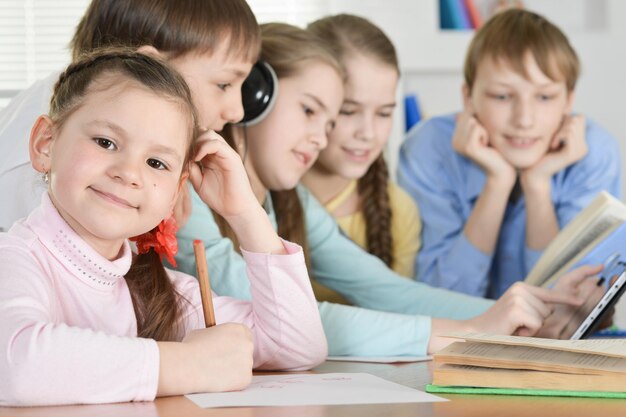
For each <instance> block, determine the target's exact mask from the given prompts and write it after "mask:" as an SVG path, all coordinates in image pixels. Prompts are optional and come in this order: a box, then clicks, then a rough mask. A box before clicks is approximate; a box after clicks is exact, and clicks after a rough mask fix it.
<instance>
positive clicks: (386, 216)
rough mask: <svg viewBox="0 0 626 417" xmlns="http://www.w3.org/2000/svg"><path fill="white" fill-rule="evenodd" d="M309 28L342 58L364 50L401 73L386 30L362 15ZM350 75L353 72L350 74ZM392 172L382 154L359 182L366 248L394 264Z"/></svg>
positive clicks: (327, 20)
mask: <svg viewBox="0 0 626 417" xmlns="http://www.w3.org/2000/svg"><path fill="white" fill-rule="evenodd" d="M307 29H308V30H309V31H311V32H313V33H315V34H316V35H317V36H319V37H320V38H322V39H324V41H326V42H327V43H328V44H329V45H332V46H333V49H334V51H335V53H336V55H337V56H338V57H339V59H340V60H341V62H345V61H346V60H347V59H349V58H350V56H351V55H355V54H362V55H365V56H368V57H371V58H373V59H375V60H377V61H379V62H382V63H384V64H387V65H389V66H391V67H392V68H394V69H395V70H396V71H397V72H398V74H400V68H399V65H398V57H397V55H396V49H395V48H394V46H393V43H392V42H391V40H390V39H389V38H388V37H387V35H385V33H384V32H383V31H382V30H381V29H380V28H379V27H377V26H376V25H374V24H373V23H372V22H370V21H369V20H367V19H364V18H362V17H359V16H354V15H349V14H338V15H335V16H328V17H325V18H322V19H319V20H316V21H315V22H313V23H311V24H310V25H309V26H308V27H307ZM348 77H349V74H348ZM388 185H389V172H388V169H387V164H386V162H385V158H384V157H383V155H382V154H380V155H379V156H378V158H376V160H375V161H374V162H373V163H372V165H370V167H369V169H368V170H367V172H366V173H365V175H363V176H362V177H361V178H359V180H358V183H357V193H358V195H359V203H360V205H361V212H362V213H363V217H364V219H365V228H366V240H367V246H366V249H367V251H368V252H369V253H371V254H372V255H375V256H377V257H378V258H380V259H381V260H382V261H383V262H385V264H387V266H389V267H392V266H393V262H394V258H393V239H392V236H391V217H392V215H393V213H392V212H391V204H390V202H389V191H388Z"/></svg>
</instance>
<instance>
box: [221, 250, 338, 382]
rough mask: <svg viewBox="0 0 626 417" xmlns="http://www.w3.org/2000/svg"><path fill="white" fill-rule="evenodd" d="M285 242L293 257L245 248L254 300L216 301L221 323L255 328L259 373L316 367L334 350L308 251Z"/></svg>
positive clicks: (244, 255)
mask: <svg viewBox="0 0 626 417" xmlns="http://www.w3.org/2000/svg"><path fill="white" fill-rule="evenodd" d="M283 244H284V246H285V250H286V251H287V255H271V254H260V253H252V252H246V251H244V250H242V253H243V257H244V259H245V261H246V264H247V270H248V277H249V279H250V284H251V285H250V293H251V296H252V301H251V302H250V301H243V300H237V299H233V298H230V297H214V299H213V300H214V301H213V302H214V306H215V316H216V320H217V322H218V323H226V322H238V323H243V324H246V325H247V326H248V327H249V328H250V329H251V330H252V334H253V338H254V368H255V369H273V370H302V369H310V368H312V367H314V366H316V365H318V364H320V363H321V362H323V361H324V360H325V359H326V356H327V352H328V348H327V345H326V336H325V335H324V329H323V327H322V322H321V319H320V315H319V310H318V307H317V302H316V301H315V296H314V295H313V290H312V289H311V282H310V280H309V275H308V273H307V269H306V265H305V262H304V254H303V252H302V248H300V246H298V245H296V244H293V243H290V242H287V241H283Z"/></svg>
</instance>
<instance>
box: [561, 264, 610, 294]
mask: <svg viewBox="0 0 626 417" xmlns="http://www.w3.org/2000/svg"><path fill="white" fill-rule="evenodd" d="M603 269H604V265H602V264H599V265H583V266H580V267H578V268H576V269H574V270H572V271H570V272H568V273H567V274H565V275H563V276H562V277H561V278H560V279H559V282H558V284H557V285H556V287H555V288H566V287H567V288H576V287H578V285H580V284H581V283H582V282H583V281H584V280H585V279H587V278H589V277H591V276H594V275H598V274H599V273H600V272H602V270H603Z"/></svg>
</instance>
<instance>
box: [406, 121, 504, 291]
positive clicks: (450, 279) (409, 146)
mask: <svg viewBox="0 0 626 417" xmlns="http://www.w3.org/2000/svg"><path fill="white" fill-rule="evenodd" d="M453 131H454V118H453V117H447V118H435V119H433V120H429V121H426V122H425V123H422V124H420V125H418V126H417V127H416V128H414V129H413V130H411V131H410V132H409V135H408V137H407V138H406V140H405V141H404V144H403V145H402V147H401V149H400V157H399V167H398V183H399V184H400V185H401V186H402V187H403V188H404V189H405V190H406V191H407V192H408V193H409V194H410V195H411V196H412V197H413V199H415V201H416V202H417V204H418V206H419V208H420V213H421V216H422V249H421V250H420V252H419V254H418V256H417V259H416V267H415V270H416V271H417V279H418V280H419V281H422V282H424V283H427V284H430V285H433V286H435V287H440V288H446V289H450V290H454V291H460V292H463V293H466V294H471V295H475V296H481V297H484V296H485V295H486V293H487V288H488V284H489V270H490V268H491V262H492V256H493V255H492V254H485V253H483V252H482V251H480V250H479V249H478V248H476V247H475V246H474V245H473V244H472V243H470V242H469V241H468V240H467V238H466V236H465V234H464V232H463V228H464V227H465V223H466V221H467V218H468V217H469V215H470V214H471V210H472V208H473V204H471V203H470V202H469V199H468V198H467V197H466V196H463V195H462V192H463V190H465V188H466V182H468V181H469V182H471V186H472V187H482V184H481V183H480V180H476V179H474V178H471V177H470V178H468V176H469V175H468V172H470V170H468V169H467V166H468V165H470V164H471V163H470V162H468V161H464V160H463V159H462V158H461V157H459V156H458V155H457V154H456V152H455V151H454V150H453V149H452V146H451V138H452V134H453ZM479 175H482V174H479Z"/></svg>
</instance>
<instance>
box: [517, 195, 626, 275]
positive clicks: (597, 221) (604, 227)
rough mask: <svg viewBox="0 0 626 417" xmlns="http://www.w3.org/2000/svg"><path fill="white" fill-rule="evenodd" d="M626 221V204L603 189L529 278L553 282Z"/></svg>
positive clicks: (562, 231) (555, 242)
mask: <svg viewBox="0 0 626 417" xmlns="http://www.w3.org/2000/svg"><path fill="white" fill-rule="evenodd" d="M625 222H626V205H625V204H624V203H622V202H621V201H619V200H618V199H616V198H615V197H613V196H612V195H610V194H609V193H607V192H605V191H601V192H600V193H598V195H597V196H596V198H595V199H594V200H593V201H592V202H591V203H590V204H589V205H588V206H587V207H585V208H584V209H583V210H582V211H581V212H580V213H578V215H577V216H576V217H574V219H573V220H572V221H571V222H570V223H569V224H568V225H567V226H565V227H564V228H563V230H561V231H560V232H559V234H558V235H557V236H556V238H554V240H553V241H552V242H551V243H550V245H548V247H547V248H546V249H545V251H544V252H543V254H542V255H541V257H540V258H539V260H538V261H537V263H536V264H535V266H534V267H533V269H532V270H531V271H530V273H529V274H528V276H527V277H526V280H525V281H526V282H527V283H529V284H532V285H538V286H549V285H551V284H552V283H554V282H555V281H556V280H558V279H559V278H560V277H561V276H562V275H563V274H565V273H566V272H567V271H569V270H570V269H572V267H573V266H575V265H577V263H578V262H579V261H581V260H582V259H583V258H584V257H585V255H587V254H588V253H589V252H590V251H591V250H592V249H593V248H595V247H596V246H597V245H598V244H599V243H600V242H602V241H603V240H605V239H606V238H607V237H608V236H609V235H610V234H611V233H613V232H614V231H615V230H616V229H617V228H618V227H619V226H621V225H622V224H623V223H625Z"/></svg>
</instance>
